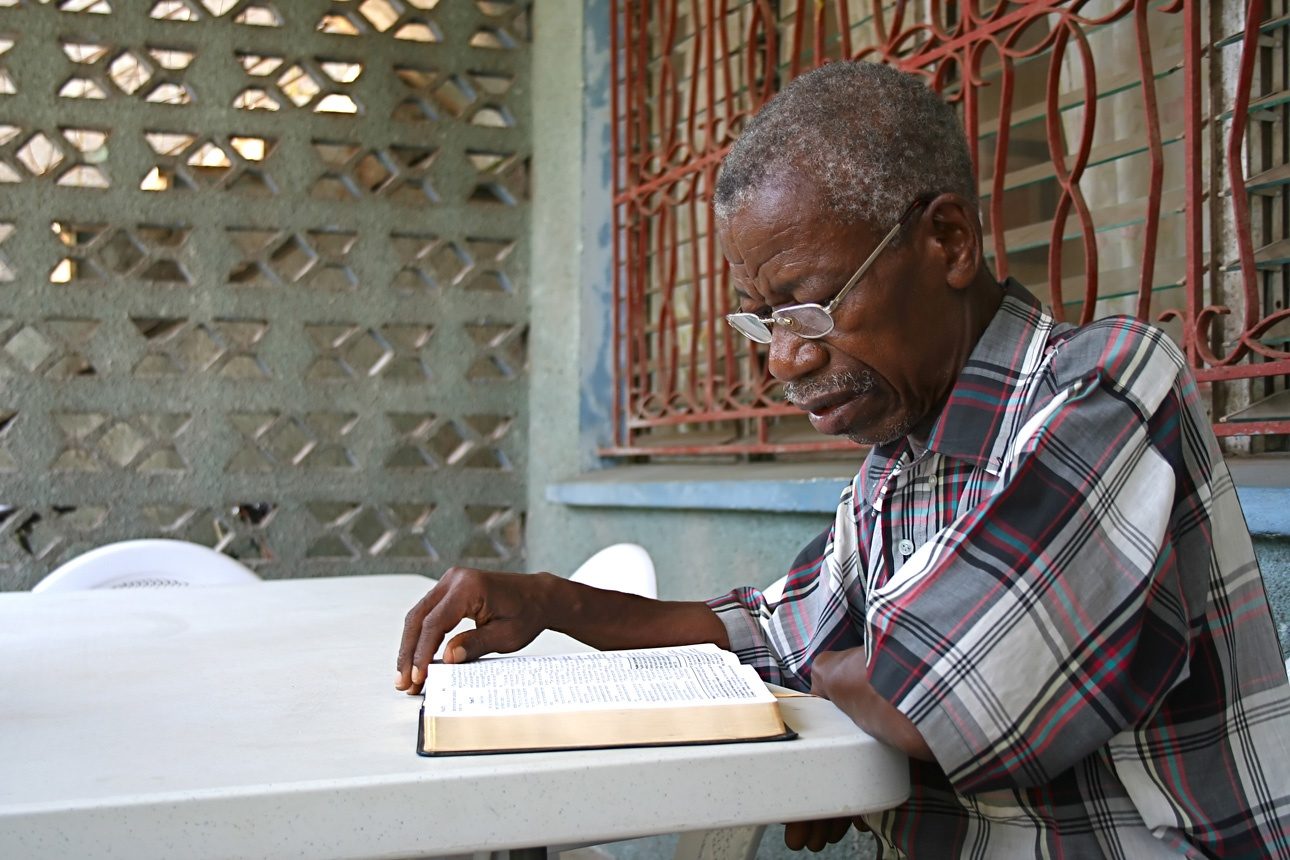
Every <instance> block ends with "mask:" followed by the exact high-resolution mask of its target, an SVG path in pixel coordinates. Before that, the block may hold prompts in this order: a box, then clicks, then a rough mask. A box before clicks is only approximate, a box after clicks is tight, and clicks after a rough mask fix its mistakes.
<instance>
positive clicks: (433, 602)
mask: <svg viewBox="0 0 1290 860" xmlns="http://www.w3.org/2000/svg"><path fill="white" fill-rule="evenodd" d="M466 618H469V619H471V620H473V621H474V622H475V625H476V626H475V629H474V630H467V631H464V632H462V633H459V634H457V635H456V636H454V637H453V638H452V640H451V641H449V642H448V646H447V648H445V649H444V655H443V656H444V661H445V662H448V663H463V662H466V661H468V660H474V659H476V658H478V657H481V656H483V655H484V654H489V653H492V652H494V651H500V652H507V651H516V650H519V649H520V648H523V647H524V646H525V645H527V644H529V643H530V642H532V641H533V639H534V638H535V637H536V636H537V635H538V634H539V633H541V632H542V631H543V630H547V629H550V630H555V631H558V632H560V633H565V634H567V635H569V636H572V637H573V638H574V639H577V640H579V641H581V642H585V643H587V644H588V645H591V646H592V647H594V648H600V649H603V650H609V649H620V648H655V647H662V646H666V645H692V644H697V643H702V642H712V643H715V644H717V645H720V646H721V647H723V648H728V647H730V640H729V638H728V637H727V636H726V630H725V627H724V626H723V625H722V624H721V622H720V621H718V620H717V617H716V615H715V614H714V613H713V611H712V610H711V609H709V608H708V606H707V604H705V603H698V602H680V601H676V602H672V601H661V600H651V599H649V598H646V597H638V596H636V595H632V594H623V593H621V592H617V591H605V590H604V589H600V588H593V587H591V586H589V585H583V584H581V583H576V582H570V581H569V580H567V579H562V578H561V577H558V576H553V575H552V574H549V573H538V574H518V573H491V572H488V571H482V570H474V569H471V568H462V567H454V568H452V569H451V570H449V571H448V572H447V573H446V574H445V575H444V577H443V579H441V580H440V581H439V584H438V585H436V586H435V587H434V588H432V589H431V590H430V591H428V592H426V595H425V596H424V597H422V598H421V599H420V600H419V601H417V604H416V605H415V606H413V607H412V609H411V611H409V612H408V614H407V617H406V619H405V620H404V624H403V639H402V642H401V644H400V647H399V658H398V665H397V674H396V677H395V682H394V686H395V687H396V688H397V689H399V690H407V691H408V692H409V693H418V692H420V691H421V685H422V683H423V681H424V680H425V668H426V665H427V664H428V663H429V662H430V660H431V659H432V658H433V657H434V654H435V652H436V651H437V650H438V649H439V645H440V644H441V643H442V642H443V639H444V637H445V636H446V635H447V634H448V632H449V631H451V630H452V629H453V628H454V627H456V626H457V624H459V623H460V622H461V621H462V620H463V619H466Z"/></svg>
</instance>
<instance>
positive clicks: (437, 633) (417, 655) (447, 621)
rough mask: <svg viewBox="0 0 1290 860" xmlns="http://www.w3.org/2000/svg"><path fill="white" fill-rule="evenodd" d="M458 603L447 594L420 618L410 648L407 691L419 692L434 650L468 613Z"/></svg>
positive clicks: (437, 648) (436, 649)
mask: <svg viewBox="0 0 1290 860" xmlns="http://www.w3.org/2000/svg"><path fill="white" fill-rule="evenodd" d="M458 603H459V600H458V599H456V598H455V597H454V596H452V595H449V596H448V597H445V598H444V599H443V600H442V601H440V602H439V603H438V604H436V605H435V607H434V608H433V609H431V610H430V612H429V613H428V614H427V615H426V616H425V617H424V618H423V619H421V626H420V629H419V631H418V634H417V639H416V645H415V646H414V647H413V650H412V672H411V680H412V686H411V688H410V689H409V692H411V693H420V692H421V686H422V684H423V683H424V682H425V677H426V667H427V666H429V665H430V661H431V660H433V659H434V655H435V652H436V651H438V650H439V645H440V644H441V643H442V642H443V638H444V637H445V636H447V635H448V631H449V630H451V629H452V628H454V627H456V626H457V624H458V623H459V622H460V621H461V620H462V619H463V618H465V617H467V615H468V613H466V612H464V611H462V610H461V609H460V608H459V607H458V606H457V604H458Z"/></svg>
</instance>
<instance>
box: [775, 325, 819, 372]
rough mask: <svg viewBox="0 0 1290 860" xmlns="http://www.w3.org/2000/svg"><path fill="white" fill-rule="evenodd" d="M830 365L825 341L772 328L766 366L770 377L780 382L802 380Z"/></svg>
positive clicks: (781, 327)
mask: <svg viewBox="0 0 1290 860" xmlns="http://www.w3.org/2000/svg"><path fill="white" fill-rule="evenodd" d="M828 363H829V353H828V350H826V349H825V348H824V342H823V341H819V340H809V339H807V338H804V337H799V336H798V335H795V334H793V333H792V332H791V331H789V330H788V329H786V328H784V327H783V326H778V325H776V326H771V329H770V352H769V354H768V355H767V359H766V364H767V368H768V369H769V370H770V375H771V376H773V377H775V378H776V379H778V380H779V381H780V382H792V381H794V380H796V379H801V378H802V377H803V376H807V375H808V374H811V373H814V372H815V371H817V370H820V369H821V368H823V367H824V366H825V365H827V364H828Z"/></svg>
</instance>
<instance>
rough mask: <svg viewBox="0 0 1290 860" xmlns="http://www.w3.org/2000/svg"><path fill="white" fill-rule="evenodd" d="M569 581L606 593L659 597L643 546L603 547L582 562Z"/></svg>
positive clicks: (617, 544) (652, 570)
mask: <svg viewBox="0 0 1290 860" xmlns="http://www.w3.org/2000/svg"><path fill="white" fill-rule="evenodd" d="M569 579H570V580H571V581H573V582H581V583H582V584H584V585H591V586H595V587H596V588H604V589H607V590H609V591H623V592H626V593H627V594H639V595H640V596H641V597H658V583H657V582H656V581H655V579H654V562H653V560H652V559H651V558H650V557H649V553H648V552H646V551H645V548H644V547H642V546H638V545H637V544H634V543H616V544H614V545H613V546H607V547H605V548H604V549H602V550H601V551H600V552H598V553H596V554H595V555H593V556H592V557H591V558H589V559H587V560H586V561H584V562H583V563H582V566H581V567H579V568H578V569H577V570H575V571H574V572H573V575H572V576H570V577H569Z"/></svg>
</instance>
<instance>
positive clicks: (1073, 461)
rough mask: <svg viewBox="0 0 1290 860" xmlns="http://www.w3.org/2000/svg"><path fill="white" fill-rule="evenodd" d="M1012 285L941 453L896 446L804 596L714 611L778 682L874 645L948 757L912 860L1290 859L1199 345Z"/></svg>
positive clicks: (912, 846) (923, 806)
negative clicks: (1083, 320) (1204, 401)
mask: <svg viewBox="0 0 1290 860" xmlns="http://www.w3.org/2000/svg"><path fill="white" fill-rule="evenodd" d="M1004 290H1005V298H1004V302H1003V304H1002V306H1001V308H1000V310H999V312H998V314H997V315H996V316H995V318H994V319H993V321H992V322H991V323H990V326H989V328H988V329H987V331H986V332H985V334H984V335H983V336H982V338H981V340H980V342H979V343H978V344H977V345H976V348H975V350H974V351H973V353H972V355H971V357H970V359H969V360H968V362H967V365H966V366H965V367H964V369H963V371H962V373H961V374H960V376H959V378H958V380H957V382H956V383H955V386H954V389H953V391H952V392H951V395H950V398H949V401H948V402H947V404H946V406H945V408H944V410H943V412H942V413H941V415H940V416H939V418H938V419H937V422H936V424H935V425H934V428H933V430H932V432H931V434H930V435H929V438H928V443H927V447H926V449H925V450H921V451H920V450H918V449H916V448H915V447H914V446H912V445H911V443H910V442H909V440H907V439H902V440H898V441H896V442H893V443H891V444H889V445H884V446H878V447H875V448H874V449H873V450H872V451H871V452H870V453H869V456H868V457H867V458H866V459H865V461H864V464H863V465H862V466H861V469H860V472H859V474H857V475H856V477H855V479H854V481H853V482H852V484H851V485H850V486H849V487H848V488H847V489H846V490H845V491H844V492H843V494H842V499H841V502H840V504H839V505H838V511H837V516H836V519H835V521H834V524H833V526H832V528H831V529H830V530H829V531H827V532H825V533H824V534H822V535H821V536H820V537H819V538H817V540H816V541H815V542H813V544H812V545H811V546H809V547H807V549H806V550H804V551H803V553H802V555H801V556H799V559H798V563H797V564H796V565H795V567H794V569H793V570H792V572H791V573H790V574H789V576H788V577H787V580H786V581H785V582H784V588H783V594H782V597H779V598H777V599H775V600H774V601H773V603H772V602H771V601H768V600H767V599H766V597H765V595H763V594H762V593H760V592H758V591H756V590H754V589H739V590H736V591H734V592H731V593H730V594H729V595H727V596H725V597H721V598H716V599H714V600H712V601H711V602H710V605H711V606H712V608H713V609H714V610H715V611H716V612H717V614H718V617H719V618H721V620H722V621H723V622H724V623H725V625H726V628H727V630H728V632H729V635H730V640H731V643H732V645H733V647H734V650H735V651H736V652H737V653H738V654H739V656H740V658H741V659H742V660H744V662H747V663H751V664H752V665H754V666H756V667H757V668H758V670H759V671H760V672H761V673H762V674H763V676H764V677H765V678H766V679H767V680H768V681H772V682H775V683H781V684H786V685H788V686H793V687H797V688H799V689H806V688H808V687H809V685H810V669H811V661H812V658H813V657H814V655H815V654H817V653H819V652H820V651H825V650H837V649H842V648H849V647H854V646H859V645H864V646H866V647H867V648H868V649H869V651H868V655H869V670H870V681H871V683H872V684H873V685H874V687H875V688H876V689H877V691H878V692H879V693H880V694H882V695H883V696H884V697H885V698H886V699H888V700H889V701H891V702H892V703H893V704H895V706H896V707H897V708H899V709H900V711H901V712H902V713H904V714H905V715H907V716H908V717H909V718H910V719H911V720H912V721H913V722H914V724H915V725H916V726H917V727H918V729H919V730H920V731H921V732H922V735H923V737H924V738H925V739H926V741H927V744H928V746H929V747H930V748H931V749H932V752H933V753H934V754H935V757H936V762H937V764H934V765H933V764H926V763H923V762H918V761H913V762H911V765H910V767H911V779H912V783H913V789H912V796H911V797H910V799H909V801H907V802H906V803H905V804H904V805H902V806H900V807H897V808H896V809H892V810H889V811H887V812H884V813H881V814H876V815H871V816H869V817H868V818H867V821H868V822H869V824H870V826H871V827H873V829H874V831H875V833H877V834H878V838H879V841H880V843H881V844H882V846H883V847H884V849H885V851H884V856H889V857H906V856H908V857H914V858H934V860H939V858H949V857H973V858H987V857H989V858H1013V857H1032V856H1033V857H1041V856H1042V857H1069V858H1081V860H1082V859H1083V858H1093V857H1116V858H1126V860H1140V858H1148V857H1229V858H1230V857H1279V858H1290V719H1288V718H1290V687H1288V686H1287V683H1286V671H1285V667H1284V666H1283V664H1282V662H1281V658H1280V654H1279V649H1278V645H1277V640H1276V637H1275V634H1274V630H1273V624H1272V619H1271V615H1270V613H1269V610H1268V603H1267V597H1266V595H1265V593H1264V590H1263V581H1262V578H1261V576H1260V573H1259V568H1258V563H1257V562H1256V560H1255V557H1254V551H1253V547H1252V545H1251V541H1250V536H1249V533H1248V531H1247V529H1246V527H1245V522H1244V519H1243V517H1242V514H1241V509H1240V506H1239V504H1238V502H1237V498H1236V492H1235V489H1234V487H1233V484H1232V479H1231V476H1230V475H1229V473H1228V470H1227V467H1226V465H1225V464H1224V462H1223V458H1222V455H1221V453H1220V451H1219V449H1218V445H1217V442H1216V441H1215V438H1214V435H1213V433H1212V432H1211V430H1210V427H1209V419H1208V417H1207V416H1206V414H1205V410H1204V408H1203V407H1202V405H1201V404H1200V403H1199V402H1198V399H1197V392H1196V385H1195V382H1194V380H1193V379H1192V376H1191V374H1190V372H1189V371H1188V369H1187V367H1186V364H1185V361H1184V359H1183V356H1182V355H1181V354H1180V353H1179V351H1178V349H1177V348H1176V347H1175V346H1174V345H1173V344H1172V343H1171V342H1170V341H1169V339H1168V338H1167V337H1166V336H1165V335H1164V334H1162V333H1161V332H1160V331H1158V330H1156V329H1154V328H1152V327H1150V326H1148V325H1144V324H1142V323H1140V322H1137V321H1135V320H1132V319H1124V318H1116V319H1107V320H1102V321H1099V322H1096V323H1093V324H1092V325H1088V326H1084V327H1082V328H1072V327H1070V326H1067V325H1056V324H1054V321H1053V319H1052V318H1051V317H1049V316H1047V315H1045V314H1044V313H1043V312H1042V311H1041V309H1040V307H1039V304H1038V303H1037V302H1036V301H1035V299H1034V298H1033V297H1032V296H1031V295H1030V294H1029V293H1027V292H1026V291H1025V290H1024V289H1022V288H1021V287H1020V286H1018V285H1017V284H1015V283H1013V282H1009V283H1008V284H1006V285H1005V287H1004Z"/></svg>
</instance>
